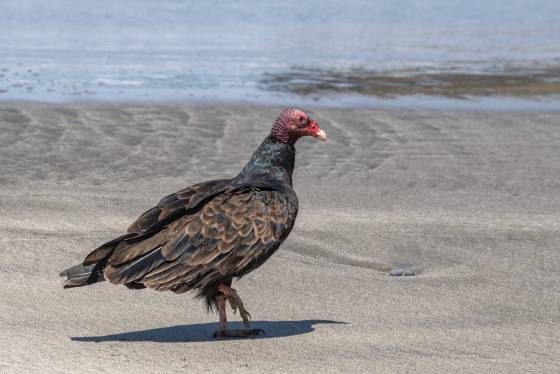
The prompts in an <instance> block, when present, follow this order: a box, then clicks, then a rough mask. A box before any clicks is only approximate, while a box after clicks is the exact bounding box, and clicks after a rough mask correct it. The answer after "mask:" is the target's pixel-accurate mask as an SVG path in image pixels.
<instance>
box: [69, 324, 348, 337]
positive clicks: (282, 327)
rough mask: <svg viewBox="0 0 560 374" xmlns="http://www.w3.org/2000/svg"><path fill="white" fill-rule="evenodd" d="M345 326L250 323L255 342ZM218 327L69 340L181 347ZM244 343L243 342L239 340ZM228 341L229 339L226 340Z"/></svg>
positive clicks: (180, 327) (184, 327)
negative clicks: (255, 332) (319, 327)
mask: <svg viewBox="0 0 560 374" xmlns="http://www.w3.org/2000/svg"><path fill="white" fill-rule="evenodd" d="M333 323H334V324H347V323H346V322H338V321H330V320H318V319H314V320H303V321H253V322H252V323H251V327H252V328H258V329H263V330H264V331H265V334H260V335H259V336H258V337H257V338H256V339H270V338H281V337H286V336H294V335H301V334H307V333H310V332H312V331H314V330H315V328H314V327H313V326H314V325H317V324H333ZM218 326H219V325H218V323H199V324H193V325H177V326H169V327H161V328H157V329H149V330H140V331H131V332H123V333H120V334H113V335H100V336H73V337H70V339H71V340H73V341H77V342H92V343H101V342H117V341H122V342H156V343H184V342H211V341H215V340H216V339H213V338H212V334H213V333H214V331H216V330H217V329H218ZM229 327H230V328H233V329H235V328H243V325H242V324H241V323H240V322H233V323H230V324H229ZM239 339H246V338H239ZM228 340H231V339H228Z"/></svg>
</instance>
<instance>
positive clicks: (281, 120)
mask: <svg viewBox="0 0 560 374" xmlns="http://www.w3.org/2000/svg"><path fill="white" fill-rule="evenodd" d="M271 134H272V136H273V137H274V138H275V139H277V140H279V141H281V142H284V143H290V144H295V142H296V141H297V140H298V139H299V138H301V137H302V136H307V135H309V136H313V137H314V138H317V139H320V140H326V139H327V134H326V133H325V132H324V131H323V130H321V127H319V124H318V123H317V122H316V121H314V120H312V119H311V118H309V116H308V115H307V114H305V113H304V112H302V111H301V110H298V109H294V108H288V109H285V110H284V111H283V112H282V114H280V116H279V117H278V118H277V119H276V121H274V125H273V126H272V131H271Z"/></svg>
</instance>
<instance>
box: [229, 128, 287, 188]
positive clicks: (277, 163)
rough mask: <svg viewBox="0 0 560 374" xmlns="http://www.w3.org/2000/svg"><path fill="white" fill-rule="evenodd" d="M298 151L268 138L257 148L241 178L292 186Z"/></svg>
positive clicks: (270, 137) (242, 171)
mask: <svg viewBox="0 0 560 374" xmlns="http://www.w3.org/2000/svg"><path fill="white" fill-rule="evenodd" d="M295 156H296V149H295V148H294V146H293V145H291V144H289V143H284V142H281V141H279V140H277V139H275V138H274V137H273V136H272V135H270V136H268V137H267V138H266V139H265V140H264V141H263V142H262V144H261V145H260V146H259V148H257V150H256V151H255V153H253V156H252V157H251V159H250V160H249V162H248V163H247V165H245V167H244V168H243V170H241V173H240V174H239V176H242V177H243V179H251V178H257V179H264V180H266V181H269V182H271V183H281V184H288V185H289V186H290V187H291V186H292V172H293V171H294V162H295Z"/></svg>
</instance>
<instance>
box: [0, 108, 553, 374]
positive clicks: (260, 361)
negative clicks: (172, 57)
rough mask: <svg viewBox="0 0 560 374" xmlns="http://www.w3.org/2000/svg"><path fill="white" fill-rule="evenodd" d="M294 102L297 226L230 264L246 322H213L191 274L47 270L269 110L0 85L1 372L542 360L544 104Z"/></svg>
mask: <svg viewBox="0 0 560 374" xmlns="http://www.w3.org/2000/svg"><path fill="white" fill-rule="evenodd" d="M302 109H305V110H306V111H307V112H308V113H310V114H311V115H312V116H313V117H314V118H316V119H317V120H318V121H319V123H320V124H321V127H322V128H323V129H324V130H325V131H326V132H327V134H328V136H329V140H328V142H326V143H324V144H322V143H320V142H317V141H314V140H313V139H303V140H302V141H300V142H299V143H298V144H297V147H296V148H297V150H298V154H297V160H296V171H295V174H294V185H295V189H296V192H297V193H298V196H299V200H300V211H299V215H298V220H297V222H296V226H295V228H294V230H293V232H292V234H291V236H290V237H289V238H288V240H287V241H286V242H285V243H284V245H283V246H282V247H281V248H280V250H279V251H278V252H277V253H276V254H275V255H274V256H273V257H272V258H271V260H269V261H268V262H267V263H266V264H265V265H263V266H262V267H261V268H260V269H258V270H257V271H255V272H253V273H251V274H249V275H248V276H246V277H245V278H243V279H242V280H241V281H240V282H237V283H234V286H235V287H236V288H237V290H238V292H239V293H240V295H241V296H242V297H243V299H244V301H245V305H246V307H247V309H248V310H249V311H250V312H251V314H252V316H253V319H254V325H255V327H259V328H263V329H264V330H266V335H264V336H262V337H260V338H257V339H252V340H251V339H248V340H245V339H242V340H219V341H216V340H213V339H212V338H211V335H212V332H213V331H214V330H215V329H216V327H217V316H216V315H215V314H207V313H206V310H205V309H204V307H203V304H202V303H201V302H200V301H197V300H194V299H193V298H192V297H191V295H190V294H186V295H175V294H172V293H159V292H156V291H147V290H143V291H135V290H128V289H126V288H125V287H122V286H121V287H117V286H112V285H110V284H108V283H101V284H96V285H94V286H91V287H86V288H78V289H70V290H63V289H62V279H61V278H60V277H59V276H58V273H59V272H60V271H61V270H63V269H65V268H67V267H68V266H71V265H73V264H75V263H77V262H79V261H81V260H82V259H83V258H84V256H85V255H86V254H87V253H88V252H89V251H90V250H91V249H93V248H95V247H96V246H98V245H99V244H101V243H102V242H104V241H106V240H109V239H111V238H112V237H114V236H116V235H119V234H121V233H123V232H124V231H125V230H126V228H127V226H128V224H129V223H131V222H132V221H133V220H134V219H135V218H136V217H137V216H138V215H139V214H141V213H142V212H143V211H145V210H146V209H148V208H150V207H151V206H153V205H154V204H155V203H156V202H157V201H158V200H159V198H160V197H162V196H164V195H166V194H168V193H171V192H174V191H177V190H179V189H181V188H182V187H185V186H188V185H190V184H193V183H196V182H199V181H202V180H206V179H211V178H221V177H227V176H234V175H235V174H237V173H238V171H239V169H240V168H241V167H242V165H243V164H244V163H245V162H246V160H247V159H248V157H249V156H250V154H251V152H252V151H253V150H254V149H255V148H256V146H257V145H258V144H259V143H260V141H261V140H262V139H263V138H264V137H265V136H266V135H267V133H268V131H269V130H270V126H271V123H272V121H273V119H274V118H275V117H276V116H277V115H278V113H279V112H280V110H281V108H273V107H236V106H224V107H217V106H210V105H207V106H193V105H190V106H189V105H125V104H118V105H117V104H114V105H108V104H107V105H102V104H83V105H77V104H76V105H70V104H66V105H57V104H32V103H25V104H24V103H2V104H0V160H1V162H0V188H1V193H0V213H1V214H0V284H1V286H0V331H1V339H0V372H2V373H30V372H37V373H75V372H80V373H100V372H101V373H103V372H111V373H138V372H154V373H156V372H157V373H177V372H186V373H206V372H221V373H224V372H227V373H237V372H243V373H245V372H255V373H265V372H275V373H276V372H277V373H288V372H307V373H314V372H322V373H331V372H332V373H335V372H353V373H416V372H418V373H449V372H457V373H490V372H491V373H508V374H511V373H557V372H558V368H559V367H560V358H559V357H560V315H559V310H560V291H559V290H560V270H559V269H560V251H559V247H560V235H559V232H560V231H559V230H560V179H559V177H560V147H559V144H560V126H558V125H559V124H560V113H558V112H557V113H545V112H498V111H463V112H460V111H441V110H440V111H438V110H375V109H328V108H302ZM393 268H405V269H408V270H411V271H414V272H415V273H416V275H415V276H407V277H395V276H390V275H389V274H388V271H390V270H391V269H393ZM234 318H235V319H236V320H237V321H238V320H239V317H238V316H235V317H234Z"/></svg>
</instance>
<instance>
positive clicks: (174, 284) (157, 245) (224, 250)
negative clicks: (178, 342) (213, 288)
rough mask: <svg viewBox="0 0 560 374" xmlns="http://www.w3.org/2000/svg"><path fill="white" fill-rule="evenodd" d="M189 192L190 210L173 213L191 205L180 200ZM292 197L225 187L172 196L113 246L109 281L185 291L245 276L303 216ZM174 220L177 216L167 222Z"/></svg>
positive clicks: (151, 211) (282, 193) (254, 188)
mask: <svg viewBox="0 0 560 374" xmlns="http://www.w3.org/2000/svg"><path fill="white" fill-rule="evenodd" d="M193 187H194V186H193ZM187 195H188V196H190V195H192V196H191V197H189V199H190V200H189V201H191V203H190V205H189V206H191V208H187V209H186V211H187V214H185V213H183V214H182V215H181V216H179V217H178V218H175V217H174V215H176V214H177V213H176V210H177V209H183V210H185V208H184V205H182V203H181V202H180V200H181V196H187ZM202 196H205V197H202ZM294 199H295V195H294V196H291V195H290V194H287V193H284V192H280V191H276V190H269V189H262V188H258V187H247V186H243V187H237V188H226V189H225V190H223V191H219V192H215V193H214V194H212V197H211V198H210V197H208V192H207V193H206V195H203V194H201V195H198V196H197V194H196V192H195V193H194V194H193V193H191V192H190V191H186V192H185V193H184V194H181V192H179V193H177V194H174V195H170V196H168V197H166V198H164V199H162V202H163V203H162V202H160V204H158V206H157V207H155V208H153V209H151V210H149V211H148V212H146V213H145V214H144V215H143V216H142V217H140V218H139V220H138V221H137V222H135V223H134V224H133V225H132V226H131V229H129V232H133V233H136V236H133V237H131V238H126V239H124V240H123V241H122V242H121V243H120V244H119V245H118V246H117V247H116V248H115V250H114V251H113V253H112V254H111V256H110V257H109V258H108V260H107V267H106V268H105V278H106V279H108V280H109V281H110V282H112V283H125V284H142V285H144V286H145V287H149V288H154V289H158V290H172V291H174V292H185V291H188V290H190V289H193V288H200V287H205V286H207V285H210V284H213V283H216V282H219V281H220V279H223V278H224V277H233V276H242V275H244V274H246V273H247V272H249V271H251V270H253V269H255V268H257V267H258V266H260V265H261V264H262V263H263V262H264V261H266V259H268V258H269V257H270V255H272V253H273V252H274V251H275V250H276V249H277V248H278V246H279V245H280V243H281V242H282V241H283V240H284V239H285V238H286V236H287V235H288V234H289V232H290V230H291V228H292V226H293V224H294V221H295V216H296V214H297V200H295V201H294ZM193 204H194V206H197V207H198V209H194V208H192V206H193ZM189 209H190V210H189ZM169 217H173V218H174V219H172V220H171V221H170V222H169V223H166V219H169ZM139 237H141V239H139Z"/></svg>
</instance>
